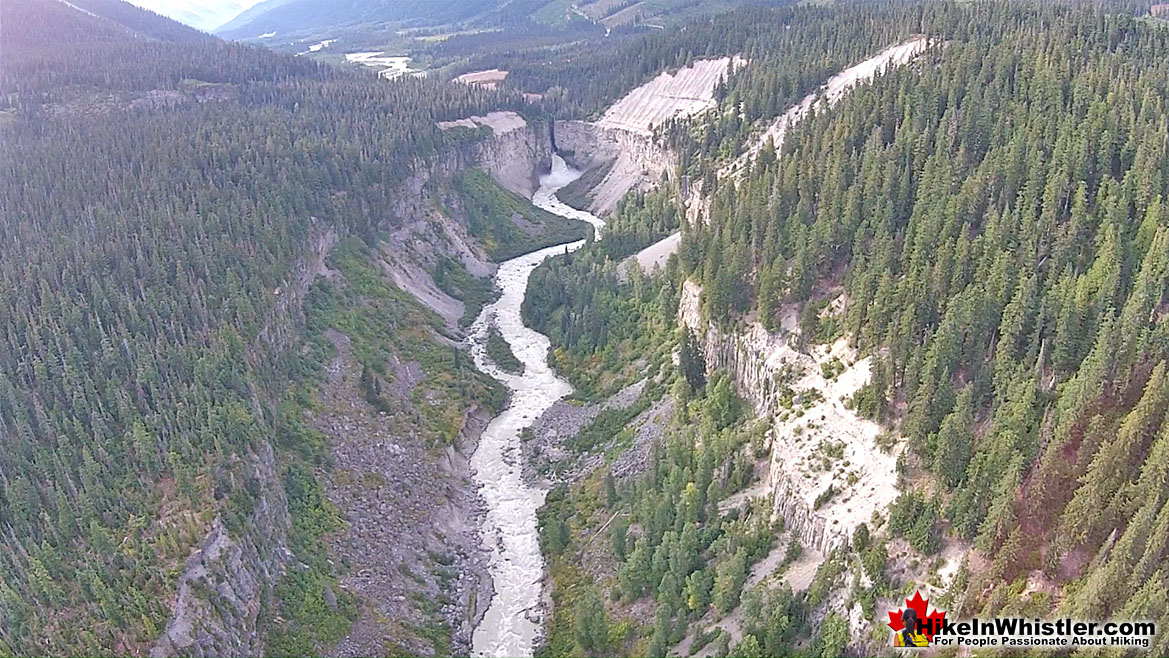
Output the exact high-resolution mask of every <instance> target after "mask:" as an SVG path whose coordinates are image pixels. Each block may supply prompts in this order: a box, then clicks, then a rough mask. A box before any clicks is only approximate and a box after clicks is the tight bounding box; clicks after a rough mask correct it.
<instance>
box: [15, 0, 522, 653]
mask: <svg viewBox="0 0 1169 658" xmlns="http://www.w3.org/2000/svg"><path fill="white" fill-rule="evenodd" d="M79 4H84V5H85V6H86V7H89V8H90V9H92V10H93V11H94V13H96V12H98V11H100V10H101V9H102V8H103V7H105V4H99V3H96V2H87V3H79ZM107 4H108V3H107ZM116 9H117V11H116V12H113V13H111V14H109V18H105V17H102V16H97V15H93V14H90V13H87V12H86V10H82V9H78V8H75V7H72V6H70V5H68V4H66V3H61V2H57V1H55V0H11V1H9V0H6V1H5V2H4V3H3V5H2V7H0V12H2V14H0V25H2V29H3V32H2V33H0V41H2V42H3V44H4V56H3V59H2V71H0V89H2V93H0V99H2V100H0V141H2V142H3V144H4V148H3V149H2V151H0V169H2V173H0V240H2V242H3V253H4V257H3V259H0V279H2V281H3V283H2V285H0V288H2V290H3V292H0V317H3V318H4V321H3V325H4V327H5V329H4V338H3V341H2V343H3V347H0V364H2V365H0V372H2V373H3V374H0V424H2V428H3V429H2V431H0V437H2V438H0V536H2V539H0V545H2V548H0V653H4V654H18V655H29V654H46V653H48V654H75V655H79V654H88V655H93V654H121V653H125V654H141V653H144V652H148V651H149V650H150V647H151V645H152V644H153V643H154V642H155V641H156V640H158V638H159V635H160V633H161V632H162V629H163V627H164V625H165V624H166V622H167V619H168V617H169V616H170V615H171V606H173V605H174V601H175V597H176V594H177V587H178V578H179V574H180V572H181V571H182V570H183V564H184V560H185V559H187V556H188V554H189V553H190V552H191V550H192V548H193V547H195V546H196V545H197V544H198V543H199V542H202V541H203V538H204V536H206V535H207V533H208V532H210V531H211V530H212V529H213V528H219V527H222V528H224V529H225V531H226V532H227V533H228V534H229V535H231V536H232V537H234V538H236V539H238V540H239V541H240V542H241V544H243V545H247V546H251V545H253V544H251V543H249V542H253V540H252V539H248V537H251V534H250V533H253V532H254V533H262V534H263V537H262V538H260V539H256V540H255V541H259V542H260V549H259V550H260V551H261V552H263V551H265V550H269V551H274V552H277V553H278V552H279V551H278V550H277V547H276V546H271V545H265V544H264V541H269V542H270V541H276V540H274V539H272V537H273V536H275V535H274V534H272V533H276V532H277V530H279V528H278V527H275V528H273V527H257V524H256V522H255V519H257V518H260V516H257V515H260V514H261V513H263V514H268V515H275V518H277V519H278V517H279V516H280V514H281V513H284V512H283V511H282V510H275V511H273V510H272V509H271V508H272V506H273V505H274V504H276V503H281V504H282V501H283V497H284V493H283V491H281V490H286V492H287V498H288V508H289V510H290V511H291V513H292V520H291V529H290V531H289V532H290V538H289V540H288V542H289V546H290V547H291V550H292V551H293V553H295V560H296V562H297V563H299V564H300V566H298V567H296V568H297V569H298V570H299V571H298V573H299V574H300V575H299V576H298V577H297V578H296V579H294V580H291V581H288V582H286V583H285V584H283V585H282V586H281V587H279V588H277V590H276V593H277V598H276V599H273V600H272V605H274V606H275V607H271V606H269V605H268V604H265V606H266V607H265V611H263V613H262V614H263V615H267V619H268V620H270V619H272V618H275V617H281V618H282V619H283V625H282V626H279V627H278V628H277V627H273V629H272V630H271V632H270V633H268V632H267V631H266V635H267V636H268V639H269V640H270V641H271V642H270V645H269V646H270V650H272V651H276V652H287V653H302V652H313V651H319V650H322V649H320V646H322V645H321V644H320V643H328V642H334V641H336V639H337V638H338V637H339V633H344V630H345V628H346V627H347V623H348V622H347V621H346V618H351V616H352V614H353V606H352V599H351V598H347V597H348V595H341V594H339V595H338V596H337V597H336V598H339V599H340V607H337V606H336V605H333V606H326V604H325V600H326V599H328V598H329V596H330V595H328V594H324V592H325V591H327V590H328V591H333V590H335V589H336V588H335V584H334V586H333V590H329V588H328V584H329V583H332V582H334V581H333V580H332V578H333V576H332V575H331V568H330V566H329V564H327V563H326V561H325V555H324V552H323V551H324V548H323V545H322V544H321V543H320V541H319V537H320V536H321V535H322V533H325V532H328V531H330V530H335V529H337V528H338V527H341V526H343V521H341V520H340V519H339V518H338V517H337V514H336V511H335V510H333V509H332V507H331V505H330V504H329V503H328V501H327V500H325V499H324V498H323V496H322V493H321V489H320V485H319V484H318V482H317V480H316V478H315V477H314V473H315V472H317V471H316V469H318V468H320V467H322V466H323V465H324V464H325V462H327V461H328V450H327V448H326V445H325V439H324V437H323V436H322V435H321V434H320V433H319V432H318V431H317V430H316V429H314V428H313V427H311V426H310V424H309V423H307V422H306V421H305V416H303V415H302V412H303V411H304V410H305V409H306V408H309V407H311V406H312V405H313V404H314V403H313V402H312V392H313V391H314V390H315V387H316V386H317V384H318V382H319V381H320V378H321V377H322V375H321V368H322V366H323V364H324V362H325V360H326V359H327V358H328V356H329V354H330V351H331V350H332V349H333V348H332V347H331V346H330V344H329V341H328V340H326V339H325V338H324V337H323V336H324V334H325V333H326V332H327V331H329V330H335V331H340V332H343V333H345V334H346V336H347V339H349V340H352V343H353V346H354V347H353V349H354V356H355V358H356V359H358V361H359V363H363V364H365V365H366V366H367V367H368V368H369V369H370V373H371V377H370V379H369V381H370V386H371V388H373V384H374V383H376V382H377V380H379V379H386V378H388V377H389V375H386V374H383V373H384V370H385V367H386V366H385V363H386V360H387V358H390V356H392V355H394V354H396V353H407V354H410V355H411V358H413V359H415V360H416V361H418V362H419V364H420V366H419V367H420V368H421V373H422V374H424V376H425V381H424V383H423V384H422V385H420V386H419V387H418V388H417V390H415V391H414V394H415V395H417V396H419V399H423V398H425V399H426V400H427V404H426V405H425V408H423V409H421V411H420V412H417V413H416V412H412V411H410V410H409V409H405V410H396V409H391V411H392V412H393V413H394V414H395V416H393V417H394V418H398V417H399V416H398V415H397V414H404V415H402V416H401V418H403V419H404V420H402V422H405V423H409V425H408V426H407V427H410V428H417V431H418V432H419V433H420V434H419V436H420V437H423V438H425V439H426V440H427V441H430V442H432V445H439V446H442V445H445V443H449V442H450V441H452V440H453V437H454V435H455V434H457V432H458V431H459V423H460V422H461V419H462V418H463V417H464V414H465V412H466V409H467V408H468V407H470V406H472V405H473V404H481V405H485V406H488V407H490V406H493V405H498V404H499V402H500V400H499V397H498V396H499V391H498V388H497V387H496V386H495V385H494V384H493V383H490V382H489V381H488V380H487V379H486V378H485V377H484V376H482V375H479V374H478V373H474V372H473V371H472V370H471V367H470V364H469V362H468V361H466V360H462V359H460V357H459V354H458V351H457V350H455V349H454V348H452V347H451V346H450V343H449V341H445V342H444V340H445V339H443V340H440V339H439V336H438V333H439V332H441V331H445V329H444V328H443V327H442V323H441V322H440V321H439V320H438V319H437V318H436V317H435V316H433V314H431V313H429V312H428V311H426V310H424V309H422V308H421V307H420V306H419V305H418V304H416V303H415V302H414V301H413V300H412V299H410V298H409V297H408V296H407V295H405V294H404V293H402V292H401V291H398V290H396V289H394V288H393V287H392V285H390V284H389V283H388V282H387V280H386V279H385V277H384V274H382V273H381V271H380V268H379V266H378V256H377V254H378V253H379V252H378V250H377V249H371V247H375V246H376V245H378V236H379V235H381V232H382V231H384V230H387V229H390V228H393V224H394V222H395V221H396V218H395V217H394V216H393V215H392V213H391V212H390V209H391V208H392V207H393V206H394V203H395V202H397V201H398V200H399V199H398V196H397V194H396V192H395V189H396V185H397V183H399V182H400V181H401V180H402V179H403V178H404V176H405V175H406V174H407V173H408V172H409V171H410V170H411V167H412V166H414V165H416V164H417V163H418V162H419V161H421V160H424V159H425V158H428V157H431V156H433V155H435V154H436V153H438V152H439V151H441V150H443V149H449V148H452V147H454V146H457V145H458V143H459V142H460V140H466V139H473V138H475V137H474V136H468V135H467V134H464V133H459V134H450V135H448V134H444V133H443V132H442V131H440V130H438V129H437V128H436V127H435V121H436V120H444V119H453V118H458V117H463V116H467V115H470V114H475V113H481V112H482V111H484V110H486V109H487V108H488V107H490V108H493V109H495V108H499V107H501V106H502V107H507V106H512V107H519V105H518V103H517V102H516V101H515V99H514V98H512V97H501V96H499V95H496V94H491V93H489V92H484V91H482V90H479V89H476V88H473V87H467V86H463V85H450V84H446V83H441V82H437V81H430V80H425V79H417V80H409V81H403V82H401V83H397V84H393V85H389V84H383V83H379V82H378V81H377V80H376V79H375V78H374V77H373V76H369V75H363V74H360V73H357V72H345V71H340V70H337V69H333V68H330V67H325V66H322V65H319V64H317V63H314V62H312V61H309V60H306V59H295V58H291V57H286V56H281V55H275V54H272V53H269V52H266V51H263V50H260V49H255V48H250V47H243V46H238V45H231V44H225V43H223V42H219V41H217V40H212V39H208V38H206V37H205V36H203V35H199V34H198V33H196V32H193V31H191V30H188V29H186V28H182V27H181V26H178V25H176V24H173V23H169V22H166V21H163V19H159V18H157V17H154V16H152V15H149V14H146V13H144V12H140V11H138V10H135V9H133V8H130V7H129V6H128V5H119V6H117V7H116ZM337 242H340V244H341V246H340V247H338V248H337V249H335V250H334V253H329V252H330V248H331V247H332V245H333V244H334V243H337ZM363 242H364V244H363ZM322 272H326V273H327V272H334V274H331V275H330V281H331V283H330V284H328V285H322V284H317V285H314V286H310V285H309V284H310V283H311V282H312V280H313V278H314V276H316V275H317V274H320V273H322ZM306 300H307V301H306ZM302 303H303V304H307V305H308V308H307V309H306V311H305V312H302V310H301V309H302ZM306 313H307V321H306ZM369 395H370V396H372V397H373V398H377V397H378V395H379V393H378V392H377V391H376V390H373V391H371V392H370V393H369ZM410 431H412V432H413V431H415V429H411V430H410ZM269 445H273V446H275V447H276V461H275V468H276V469H277V474H276V475H277V478H278V479H277V480H276V481H275V482H274V483H270V482H264V481H263V479H262V478H259V476H258V475H257V474H259V473H262V472H263V471H264V469H265V468H266V467H265V466H264V465H265V464H266V463H267V462H266V459H268V458H266V457H265V455H266V454H269V455H270V454H271V453H269V452H267V446H269ZM258 478H259V479H258ZM282 485H283V486H282ZM273 486H274V487H276V489H275V490H273V489H272V487H273ZM274 491H280V493H279V495H278V498H277V499H270V498H269V494H272V495H276V494H275V493H274ZM261 508H263V509H261ZM284 514H285V515H286V514H287V513H284ZM265 518H266V517H265ZM276 525H277V526H279V524H278V523H277V524H276ZM274 559H277V560H278V561H277V563H276V567H273V568H282V567H279V564H280V563H282V562H281V561H283V560H284V559H285V558H284V557H283V556H279V555H278V556H276V558H274ZM245 566H246V565H245ZM274 575H275V574H274ZM260 586H261V587H265V586H267V584H265V583H260ZM196 594H197V592H196ZM237 594H238V592H237ZM334 603H336V601H334ZM256 612H257V611H256V610H254V609H253V610H251V611H250V614H253V615H255V614H256ZM235 614H239V613H235ZM260 621H261V622H264V623H267V622H265V618H264V617H263V616H262V617H261V620H260ZM241 641H250V640H241ZM448 641H449V640H448ZM241 646H243V645H241ZM314 646H315V647H317V648H315V649H314ZM221 650H225V649H221ZM241 650H242V649H241Z"/></svg>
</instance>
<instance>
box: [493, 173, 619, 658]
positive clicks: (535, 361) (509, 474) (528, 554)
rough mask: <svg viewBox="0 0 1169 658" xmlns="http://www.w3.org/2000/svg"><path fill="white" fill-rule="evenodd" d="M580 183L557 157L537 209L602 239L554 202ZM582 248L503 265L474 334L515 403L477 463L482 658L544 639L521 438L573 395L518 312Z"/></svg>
mask: <svg viewBox="0 0 1169 658" xmlns="http://www.w3.org/2000/svg"><path fill="white" fill-rule="evenodd" d="M579 176H580V172H579V171H577V170H575V169H572V168H570V167H569V166H568V165H567V164H566V163H565V162H564V160H563V158H561V157H560V156H559V155H553V156H552V171H551V172H550V173H549V174H547V175H545V176H543V177H541V179H540V187H539V189H538V190H536V193H535V195H534V196H533V198H532V202H533V203H534V204H535V205H536V207H538V208H541V209H543V210H547V211H548V212H551V213H555V214H557V215H561V216H563V217H567V218H569V219H576V220H582V221H586V222H588V223H589V224H591V225H592V226H593V228H594V230H595V232H596V237H597V238H598V239H599V238H600V235H601V228H602V227H603V226H604V225H605V223H604V221H602V220H601V219H599V218H598V217H596V216H594V215H592V214H590V213H587V212H584V211H580V210H575V209H573V208H570V207H569V206H567V205H565V204H563V203H561V202H560V201H559V200H558V199H557V198H556V192H557V191H558V190H559V189H561V188H562V187H564V186H565V185H568V184H569V183H571V182H572V181H573V180H576V178H578V177H579ZM584 244H585V241H583V240H581V241H576V242H571V243H568V244H563V245H556V246H552V247H547V248H545V249H539V250H537V251H533V252H530V253H527V254H524V255H522V256H519V257H517V258H513V259H511V260H508V261H505V262H504V263H502V264H500V266H499V270H498V271H497V272H496V275H495V284H496V287H497V289H498V290H499V291H500V293H501V294H500V297H499V299H498V300H497V301H495V302H494V303H492V304H490V305H488V306H486V307H484V308H483V311H482V312H481V313H480V314H479V317H478V318H477V319H476V320H475V323H474V324H473V325H472V327H471V331H470V340H471V352H472V354H473V356H474V359H475V364H476V366H478V367H479V369H480V370H482V371H484V372H486V373H488V374H489V375H491V376H492V377H494V378H496V379H497V380H499V381H500V382H501V383H503V384H504V386H506V387H507V389H508V392H509V396H510V399H509V403H508V406H507V408H506V409H505V410H504V411H503V412H502V413H500V414H499V415H498V416H496V417H495V418H494V419H492V421H491V423H490V424H489V425H488V426H487V428H486V429H485V430H484V431H483V434H482V435H481V436H480V438H479V446H478V448H477V449H476V451H475V453H474V455H473V456H472V458H471V465H472V467H473V468H474V471H475V476H474V477H475V482H476V484H478V485H479V487H480V488H479V491H480V494H481V495H482V497H483V498H484V500H485V501H486V503H487V514H486V518H485V519H484V526H483V528H482V536H483V540H484V543H485V544H486V546H487V547H488V549H489V550H490V555H491V561H490V572H491V577H492V580H493V583H494V591H495V593H494V596H493V598H492V600H491V602H490V604H489V606H488V608H487V611H486V614H485V616H484V617H483V620H482V622H480V624H479V626H478V628H476V629H475V635H474V641H473V650H474V655H477V656H530V655H532V652H533V648H534V646H533V645H534V643H535V641H536V639H537V637H538V636H539V633H540V621H541V620H540V617H539V613H538V605H539V601H540V593H541V586H540V583H541V581H542V580H543V576H544V559H543V557H542V555H541V553H540V542H539V533H538V528H537V523H536V510H537V509H539V508H540V506H541V505H542V504H543V502H544V494H545V491H544V490H543V489H541V488H540V487H539V486H538V485H535V484H533V483H530V482H526V481H525V480H524V478H523V464H522V454H521V433H522V432H523V430H524V429H525V428H527V427H530V426H531V425H532V423H533V422H535V420H536V419H537V418H539V417H540V415H541V414H542V413H544V411H545V410H547V409H548V408H549V407H550V406H552V404H553V403H554V402H556V401H557V400H559V399H561V398H563V397H564V396H566V395H568V394H569V393H571V392H572V387H571V386H569V384H568V383H567V382H565V381H564V380H563V379H561V378H560V377H558V376H557V375H556V374H555V373H553V372H552V369H551V368H550V367H549V365H548V349H549V341H548V338H547V337H546V336H543V335H541V334H539V333H537V332H535V331H533V330H531V329H529V328H527V327H525V326H524V323H523V320H522V319H521V318H520V305H521V304H522V303H523V300H524V295H525V294H526V293H527V288H528V277H529V276H530V275H531V273H532V270H534V269H535V268H536V267H537V266H538V265H540V263H542V262H544V260H545V259H546V258H548V257H550V256H555V255H557V254H562V253H566V252H569V251H573V250H576V249H579V248H580V247H581V246H583V245H584ZM492 327H494V328H495V329H497V330H498V331H499V333H500V334H501V335H502V336H503V339H504V340H505V341H507V344H508V346H509V347H510V348H511V351H512V352H513V353H514V354H515V356H516V358H517V359H518V360H519V361H520V363H522V364H523V367H522V370H521V371H520V372H519V374H513V373H511V372H508V371H506V370H504V369H503V368H501V367H500V366H499V365H497V364H496V363H494V362H493V361H492V360H491V358H490V357H489V356H488V354H487V333H488V330H489V329H490V328H492Z"/></svg>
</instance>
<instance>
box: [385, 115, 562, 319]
mask: <svg viewBox="0 0 1169 658" xmlns="http://www.w3.org/2000/svg"><path fill="white" fill-rule="evenodd" d="M468 124H469V125H468ZM440 125H443V126H444V127H445V128H448V129H453V128H456V127H470V126H481V127H486V128H489V129H490V130H491V136H489V137H486V138H484V139H481V140H477V141H474V142H469V143H467V144H464V145H463V146H461V147H459V148H456V149H452V150H451V151H449V152H447V153H445V154H443V155H441V156H440V157H438V158H437V159H435V160H434V161H433V162H426V163H420V164H419V165H418V166H417V167H416V168H415V170H414V172H413V173H412V174H411V175H410V177H409V178H408V179H407V180H406V181H405V182H404V183H403V184H402V192H401V194H400V195H399V196H398V199H399V200H398V203H397V204H396V205H395V206H394V207H393V208H391V209H390V211H389V217H387V222H386V223H387V225H388V226H390V237H389V239H388V240H387V241H386V243H387V254H386V255H387V262H388V265H387V268H388V273H389V275H390V278H391V279H393V281H394V284H395V285H397V286H398V287H399V288H401V289H403V290H405V291H407V292H409V293H410V294H412V295H414V297H415V298H417V299H418V300H419V301H420V302H422V303H423V304H424V305H426V306H427V307H429V308H430V309H431V310H433V311H435V312H436V313H438V314H439V315H440V316H442V317H443V318H444V319H445V320H446V321H447V324H448V325H450V326H451V327H452V329H454V328H455V327H457V324H458V319H459V317H461V316H462V314H463V304H462V302H460V301H459V300H457V299H454V298H453V297H450V296H449V295H447V294H446V293H444V292H443V291H442V290H440V289H439V288H438V286H437V285H435V283H434V281H433V280H432V279H431V277H430V274H429V272H430V271H432V270H433V268H434V265H435V263H436V262H437V260H438V259H439V258H440V257H443V256H449V257H451V258H454V259H456V260H458V261H459V262H461V263H462V264H463V267H465V268H466V269H467V271H468V272H470V273H471V274H472V275H473V276H478V277H483V276H488V275H490V274H492V273H494V272H495V265H494V264H492V263H491V262H489V261H488V260H487V258H486V256H485V255H484V254H483V252H482V250H480V249H479V248H478V247H477V246H476V245H475V241H474V240H473V239H472V238H471V236H470V235H469V233H468V231H467V228H466V226H464V225H463V224H462V223H461V222H460V221H459V220H458V218H456V217H450V216H448V215H447V213H446V212H444V211H443V210H442V204H441V202H440V200H439V199H437V198H436V197H435V194H436V192H435V190H436V188H437V187H438V186H437V185H436V183H438V182H441V181H445V180H449V179H450V178H451V177H452V176H454V175H455V174H457V173H458V172H460V171H464V170H466V169H469V168H473V167H477V168H480V169H483V170H484V171H486V172H487V173H488V174H490V175H491V177H492V178H493V179H495V181H496V182H497V183H499V185H500V186H501V187H503V188H504V189H506V190H509V191H511V192H514V193H516V194H519V195H520V196H523V197H525V198H531V196H532V193H533V192H534V191H535V190H536V188H537V187H538V186H539V179H540V176H541V175H542V174H544V173H546V172H548V171H549V170H550V169H551V166H552V128H551V125H550V124H548V123H543V122H534V121H528V120H526V119H524V118H522V117H520V116H519V115H517V114H515V113H514V112H493V113H491V114H489V115H487V116H484V117H470V118H467V119H462V120H460V121H452V122H446V123H445V124H440Z"/></svg>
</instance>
